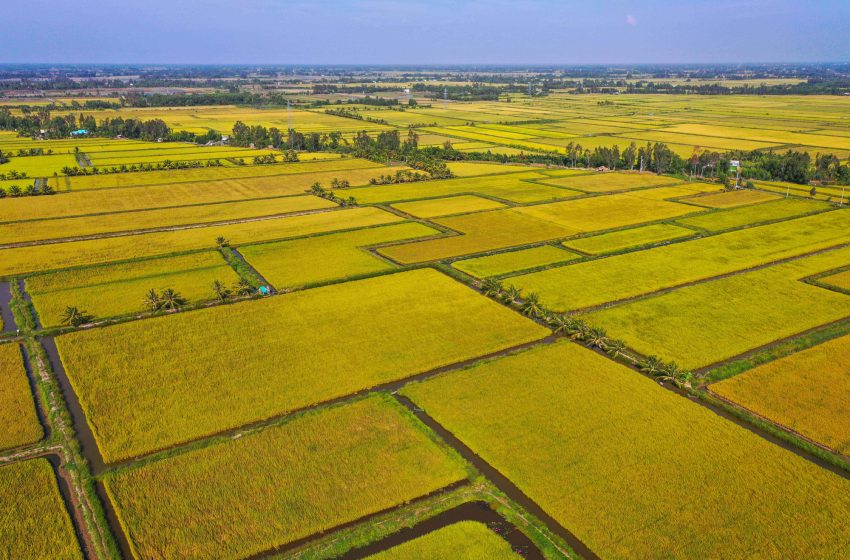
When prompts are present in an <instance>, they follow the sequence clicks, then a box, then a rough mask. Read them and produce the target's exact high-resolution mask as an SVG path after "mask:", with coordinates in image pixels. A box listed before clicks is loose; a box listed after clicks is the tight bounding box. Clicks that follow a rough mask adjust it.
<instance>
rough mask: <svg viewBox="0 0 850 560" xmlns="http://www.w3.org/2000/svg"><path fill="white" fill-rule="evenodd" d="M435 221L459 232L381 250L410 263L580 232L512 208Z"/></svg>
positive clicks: (380, 251)
mask: <svg viewBox="0 0 850 560" xmlns="http://www.w3.org/2000/svg"><path fill="white" fill-rule="evenodd" d="M433 222H434V223H436V224H439V225H441V226H443V227H446V228H449V229H451V230H453V231H456V232H459V233H460V235H451V236H447V237H442V238H439V239H431V240H427V241H416V242H412V243H405V244H403V245H393V246H390V247H384V248H382V249H379V250H378V252H379V253H380V254H382V255H384V256H386V257H389V258H390V259H392V260H394V261H396V262H399V263H402V264H409V263H417V262H426V261H433V260H440V259H446V258H450V257H458V256H462V255H468V254H471V253H481V252H484V251H492V250H494V249H502V248H506V247H513V246H516V245H523V244H526V243H536V242H540V241H548V240H550V239H556V238H559V237H567V236H569V235H572V234H574V233H577V230H575V229H572V228H570V227H566V226H562V225H560V224H557V223H554V222H551V221H547V220H542V219H538V218H535V217H531V216H527V215H524V214H523V213H522V212H521V210H515V209H512V208H509V209H505V210H494V211H492V212H477V213H475V214H464V215H460V216H453V217H448V218H439V219H434V220H433Z"/></svg>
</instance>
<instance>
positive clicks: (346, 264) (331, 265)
mask: <svg viewBox="0 0 850 560" xmlns="http://www.w3.org/2000/svg"><path fill="white" fill-rule="evenodd" d="M434 235H440V231H439V230H436V229H433V228H431V227H428V226H426V225H423V224H419V223H416V222H405V223H401V224H391V225H387V226H379V227H372V228H364V229H358V230H355V231H348V232H344V233H331V234H327V235H317V236H314V237H306V238H302V239H293V240H291V241H278V242H273V243H262V244H259V245H246V246H244V247H240V248H239V252H240V254H242V256H243V257H245V259H247V261H248V262H249V263H250V264H251V265H252V266H253V267H254V268H255V269H256V270H257V272H259V273H260V274H261V275H262V276H263V278H265V279H266V280H268V281H269V282H270V283H271V285H272V286H274V287H275V288H277V289H278V290H281V289H286V288H300V287H303V286H305V285H309V284H315V283H319V282H328V281H331V280H340V279H343V278H350V277H357V276H362V275H366V274H371V273H377V272H381V271H385V270H391V269H393V268H395V265H393V264H392V263H390V262H388V261H386V260H385V259H382V258H381V257H380V256H378V255H376V254H374V253H372V252H371V251H370V250H369V248H370V246H374V245H380V244H385V243H392V242H402V241H409V240H412V239H416V238H420V237H430V236H434Z"/></svg>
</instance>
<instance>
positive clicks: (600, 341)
mask: <svg viewBox="0 0 850 560" xmlns="http://www.w3.org/2000/svg"><path fill="white" fill-rule="evenodd" d="M585 340H586V341H587V345H588V346H596V347H597V348H601V349H604V348H605V347H606V345H607V344H608V335H607V333H606V332H605V329H603V328H602V327H590V328H589V329H587V338H586V339H585Z"/></svg>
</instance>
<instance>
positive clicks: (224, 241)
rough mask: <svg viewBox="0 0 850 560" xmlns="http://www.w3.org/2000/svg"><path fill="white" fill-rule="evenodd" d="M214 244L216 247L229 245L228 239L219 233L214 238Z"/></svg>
mask: <svg viewBox="0 0 850 560" xmlns="http://www.w3.org/2000/svg"><path fill="white" fill-rule="evenodd" d="M215 246H216V247H218V248H221V247H230V241H228V240H227V239H225V238H224V236H221V235H219V236H218V237H216V238H215Z"/></svg>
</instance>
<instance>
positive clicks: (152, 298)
mask: <svg viewBox="0 0 850 560" xmlns="http://www.w3.org/2000/svg"><path fill="white" fill-rule="evenodd" d="M142 305H144V306H145V307H146V308H148V309H150V310H151V311H158V310H159V309H160V308H161V307H162V298H161V297H159V294H158V293H156V290H154V289H153V288H151V289H150V290H149V291H148V293H147V294H145V297H144V298H142Z"/></svg>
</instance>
